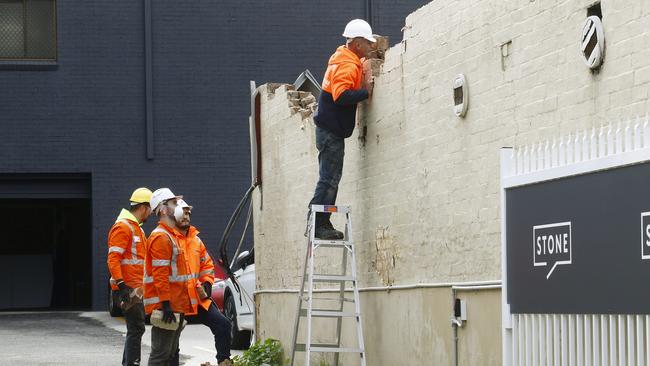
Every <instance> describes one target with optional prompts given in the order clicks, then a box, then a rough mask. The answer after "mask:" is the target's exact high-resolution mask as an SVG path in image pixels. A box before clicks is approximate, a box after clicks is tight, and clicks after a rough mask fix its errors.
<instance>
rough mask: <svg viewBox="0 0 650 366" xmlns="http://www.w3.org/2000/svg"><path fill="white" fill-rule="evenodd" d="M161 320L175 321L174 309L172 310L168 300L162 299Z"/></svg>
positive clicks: (165, 321)
mask: <svg viewBox="0 0 650 366" xmlns="http://www.w3.org/2000/svg"><path fill="white" fill-rule="evenodd" d="M162 312H163V316H162V321H163V322H164V323H174V322H176V317H175V316H174V310H172V306H171V305H170V304H169V301H163V302H162Z"/></svg>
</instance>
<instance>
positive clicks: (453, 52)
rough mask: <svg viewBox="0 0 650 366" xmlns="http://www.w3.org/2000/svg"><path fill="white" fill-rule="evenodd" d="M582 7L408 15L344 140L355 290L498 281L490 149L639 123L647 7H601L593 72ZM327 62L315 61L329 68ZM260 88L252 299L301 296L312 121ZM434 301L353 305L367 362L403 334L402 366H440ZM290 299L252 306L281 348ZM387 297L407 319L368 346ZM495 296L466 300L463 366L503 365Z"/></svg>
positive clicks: (263, 330) (456, 4) (439, 9)
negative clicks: (457, 103)
mask: <svg viewBox="0 0 650 366" xmlns="http://www.w3.org/2000/svg"><path fill="white" fill-rule="evenodd" d="M591 3H592V1H591V0H575V1H559V0H557V1H540V0H534V1H531V0H518V1H513V0H491V1H479V0H466V1H433V2H432V3H430V4H428V5H427V6H425V7H423V8H421V9H419V10H418V11H416V12H415V13H413V14H411V15H410V16H409V17H407V19H406V25H405V30H404V39H403V41H402V42H401V43H400V44H398V45H397V46H395V47H393V48H391V49H390V50H389V51H388V52H387V53H386V61H385V63H384V65H383V67H382V69H381V72H380V75H379V76H378V77H377V78H376V81H375V82H376V86H375V92H374V95H373V98H372V100H371V101H370V103H369V104H368V105H365V106H364V108H363V111H362V113H361V121H362V123H363V124H365V125H366V127H367V134H366V136H365V143H362V142H361V140H360V139H359V129H357V130H356V131H355V133H354V135H353V136H352V137H351V138H349V139H347V140H346V157H345V165H344V173H343V179H342V181H341V186H340V190H339V198H338V202H339V203H340V204H347V205H351V206H352V209H353V220H354V233H353V235H354V239H355V241H356V244H357V251H358V268H359V281H360V286H361V287H369V286H388V285H412V284H423V283H434V284H435V283H455V282H465V281H486V280H499V279H500V277H501V275H500V273H501V271H500V265H501V264H500V256H501V251H500V245H501V244H500V243H501V241H500V219H499V215H500V214H499V212H500V211H499V210H500V207H499V161H498V158H499V149H500V148H501V147H503V146H513V145H524V144H529V143H533V142H538V141H544V140H547V139H548V140H552V139H553V137H555V136H563V135H567V134H569V133H574V132H575V131H576V130H583V129H587V128H592V127H597V126H600V125H603V124H607V123H609V122H610V121H612V120H617V119H618V118H619V117H621V118H630V117H631V118H633V117H634V116H636V115H637V114H641V115H645V114H646V113H647V112H649V111H650V102H649V101H648V89H649V87H650V47H648V45H650V29H648V28H647V24H650V2H648V1H644V0H634V1H615V0H603V1H602V2H601V4H602V11H603V23H604V27H605V36H606V50H607V51H606V58H605V63H604V65H603V66H602V67H601V69H600V70H599V71H598V72H591V71H589V70H588V69H587V68H586V66H585V65H584V64H583V61H582V60H581V58H580V57H579V41H580V32H581V29H582V25H583V22H584V20H585V18H586V13H587V10H586V9H587V7H588V6H589V5H591ZM376 31H377V32H378V33H381V29H377V30H376ZM506 43H509V45H508V46H507V51H506V50H505V49H504V47H503V46H502V45H504V44H506ZM504 55H506V56H504ZM328 56H329V53H328V52H325V51H324V54H323V62H324V63H325V62H326V59H327V57H328ZM458 73H464V74H465V75H466V77H467V80H468V85H469V95H470V100H469V110H468V113H467V116H466V118H464V119H459V118H457V117H456V116H455V115H454V114H453V110H452V89H451V85H452V81H453V78H454V77H455V75H457V74H458ZM260 92H261V94H262V109H261V116H262V131H261V135H262V136H261V138H262V157H263V161H262V169H263V186H262V194H260V192H259V191H258V192H256V194H255V196H254V203H255V211H254V220H255V245H256V247H257V249H256V260H257V266H256V270H257V288H258V290H261V291H263V290H296V289H297V288H299V284H300V278H301V277H300V276H301V266H302V263H303V260H304V248H305V245H306V244H305V238H304V237H303V232H304V228H305V215H306V206H307V203H308V202H309V200H310V198H311V195H312V194H313V190H314V186H315V183H316V180H317V151H316V148H315V142H314V126H313V121H312V120H311V118H310V117H307V118H303V117H305V116H304V115H303V114H301V113H294V114H292V110H291V109H290V108H289V104H290V102H291V103H292V105H295V103H299V102H300V100H293V101H290V99H292V98H293V99H296V98H297V99H300V96H298V97H296V96H294V95H290V94H287V92H286V89H285V87H280V88H278V89H274V88H270V87H269V86H262V87H260ZM341 225H342V224H341V222H340V221H339V222H335V226H341ZM336 260H337V258H335V257H333V256H332V257H325V258H324V259H323V261H324V262H323V263H324V266H325V267H326V268H328V269H330V270H331V269H333V268H334V264H335V263H336ZM447 291H450V290H447ZM407 292H408V295H407V294H406V293H407ZM434 292H435V291H428V290H426V289H420V290H413V291H410V290H409V291H393V292H390V293H389V294H382V293H375V292H373V293H367V294H366V293H364V295H363V298H364V299H365V301H367V302H368V304H366V303H364V309H366V312H365V313H364V318H367V319H368V321H367V324H368V325H367V327H366V328H367V330H366V337H367V341H366V344H367V347H368V351H369V356H368V357H369V359H370V358H371V357H375V360H376V362H377V363H373V365H392V364H395V363H394V360H393V361H391V362H389V361H388V360H391V357H392V356H391V355H388V354H387V353H388V352H389V351H387V350H388V349H392V348H398V349H408V347H409V344H410V343H409V340H408V337H404V336H399V335H401V334H402V333H401V332H406V331H413V332H419V333H420V335H421V337H418V339H421V340H420V341H418V342H419V343H418V344H419V345H420V347H423V348H426V349H419V348H418V352H415V353H414V354H413V355H414V357H415V359H414V360H413V361H409V363H407V364H413V365H420V364H431V363H429V361H430V360H431V359H432V358H433V359H436V360H438V361H439V362H440V363H439V364H448V362H449V360H450V359H451V356H450V354H449V352H450V348H449V347H447V346H444V347H442V346H440V347H438V346H437V345H439V344H442V343H440V342H441V341H438V338H437V337H438V336H437V335H436V334H438V333H436V332H438V331H439V332H443V331H442V329H444V331H445V332H447V333H449V332H451V328H450V327H449V324H445V325H444V327H443V328H440V330H438V328H437V327H435V328H436V330H435V332H429V331H427V326H431V325H430V324H429V322H434V323H435V322H436V320H434V319H443V318H444V319H445V321H446V322H448V320H449V316H450V312H451V301H450V295H444V296H443V295H441V296H443V297H441V298H440V299H438V298H436V296H435V295H433V293H434ZM497 292H498V291H497ZM427 294H429V295H427ZM291 296H294V297H295V295H287V294H285V295H278V294H269V293H261V294H259V295H258V301H259V302H260V304H259V307H260V314H259V316H258V322H259V328H260V335H262V337H264V336H275V334H278V337H281V338H282V339H286V337H285V332H287V331H289V332H290V328H291V324H292V319H293V318H292V317H291V316H289V315H291V314H289V315H287V316H284V315H283V316H281V317H278V316H277V315H275V314H276V312H278V311H280V312H284V311H290V312H292V313H293V312H294V309H293V308H294V306H295V305H294V304H293V300H291V299H292V297H291ZM427 296H431V297H430V298H427V299H424V298H425V297H427ZM411 297H414V298H415V299H413V300H411V299H410V298H411ZM394 298H397V299H401V300H403V299H405V298H408V299H409V300H408V301H412V302H408V301H407V302H406V303H405V304H407V305H403V304H402V306H406V308H405V310H404V312H403V313H404V314H413V315H414V316H416V317H415V318H414V317H407V318H406V320H405V321H403V322H402V323H400V324H395V327H394V328H393V327H390V328H389V329H391V331H390V332H389V333H386V334H390V336H387V335H382V336H381V337H373V336H370V335H373V334H375V333H374V332H370V330H369V329H370V328H369V327H382V326H383V325H382V324H381V323H380V322H381V321H383V322H388V320H386V319H387V318H390V317H385V316H384V315H385V314H387V313H386V312H384V307H388V308H390V306H397V305H390V304H391V303H393V302H394V303H395V304H397V301H398V300H396V299H394ZM417 299H421V301H419V300H417ZM498 300H499V299H498V296H497V295H496V294H494V291H492V292H490V293H489V294H485V295H483V294H480V295H479V294H477V295H476V299H475V301H473V302H472V304H473V305H471V306H477V307H479V308H480V309H483V310H481V311H484V312H485V313H486V314H494V316H490V317H489V318H486V319H483V320H480V319H479V320H476V322H474V323H473V324H474V325H473V324H470V323H471V322H468V325H467V328H464V329H461V330H460V331H459V336H460V338H459V361H460V364H463V362H465V363H464V364H472V363H471V362H474V363H473V364H474V365H476V364H481V365H487V364H498V363H499V362H500V355H497V353H498V350H499V349H500V348H499V347H496V348H495V347H493V346H494V345H493V343H494V342H500V340H498V341H497V339H499V338H500V329H499V323H498V322H496V321H495V320H496V319H500V314H499V307H500V303H499V301H498ZM431 302H433V303H435V304H432V306H431V307H430V309H429V311H428V312H427V311H423V310H422V309H419V310H418V308H417V306H418V304H423V303H426V304H430V303H431ZM445 304H446V305H445ZM371 305H374V306H371ZM280 309H281V310H280ZM287 319H291V320H290V321H289V323H287V322H286V321H287ZM481 319H482V318H481ZM441 321H442V320H441ZM371 324H372V325H371ZM389 324H390V323H389ZM436 324H437V323H436ZM432 327H433V326H432ZM402 328H406V329H407V330H403V329H402ZM440 334H442V333H440ZM427 337H428V339H427ZM463 337H464V338H463ZM440 339H445V337H443V336H442V335H441V336H440ZM463 342H469V343H468V344H472V345H473V346H472V347H469V346H464V345H463ZM371 351H372V356H371V355H370V352H371ZM433 364H438V363H433Z"/></svg>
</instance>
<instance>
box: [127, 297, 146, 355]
mask: <svg viewBox="0 0 650 366" xmlns="http://www.w3.org/2000/svg"><path fill="white" fill-rule="evenodd" d="M124 320H125V321H126V342H124V352H123V353H122V365H123V366H133V365H139V364H140V345H141V341H142V335H143V334H144V305H142V304H141V303H140V304H135V305H133V306H131V308H129V310H127V311H124Z"/></svg>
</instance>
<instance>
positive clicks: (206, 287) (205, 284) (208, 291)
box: [202, 281, 212, 298]
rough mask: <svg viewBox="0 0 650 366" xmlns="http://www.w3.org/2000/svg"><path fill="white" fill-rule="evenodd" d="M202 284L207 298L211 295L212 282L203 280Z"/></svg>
mask: <svg viewBox="0 0 650 366" xmlns="http://www.w3.org/2000/svg"><path fill="white" fill-rule="evenodd" d="M202 286H203V289H204V290H205V294H206V295H208V298H210V297H212V284H211V283H210V282H208V281H205V282H203V284H202Z"/></svg>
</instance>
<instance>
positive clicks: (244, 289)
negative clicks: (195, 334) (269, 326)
mask: <svg viewBox="0 0 650 366" xmlns="http://www.w3.org/2000/svg"><path fill="white" fill-rule="evenodd" d="M233 269H236V270H235V271H234V272H233V273H234V275H235V279H236V280H237V283H239V289H240V290H241V291H237V288H236V287H235V286H234V285H233V283H232V280H231V279H230V278H227V279H225V280H221V281H216V282H215V283H214V285H213V286H212V299H213V300H214V302H215V303H216V304H217V306H218V307H219V310H221V311H222V312H223V314H224V315H225V316H226V317H227V318H228V319H230V321H231V322H232V330H231V333H230V334H231V336H232V340H231V348H232V349H246V348H248V347H249V345H250V342H251V338H252V336H253V332H254V331H255V302H254V301H253V291H255V253H254V249H252V250H251V251H250V252H249V251H247V250H246V251H243V252H242V253H241V254H239V255H238V256H237V259H236V260H235V265H234V266H233Z"/></svg>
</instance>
